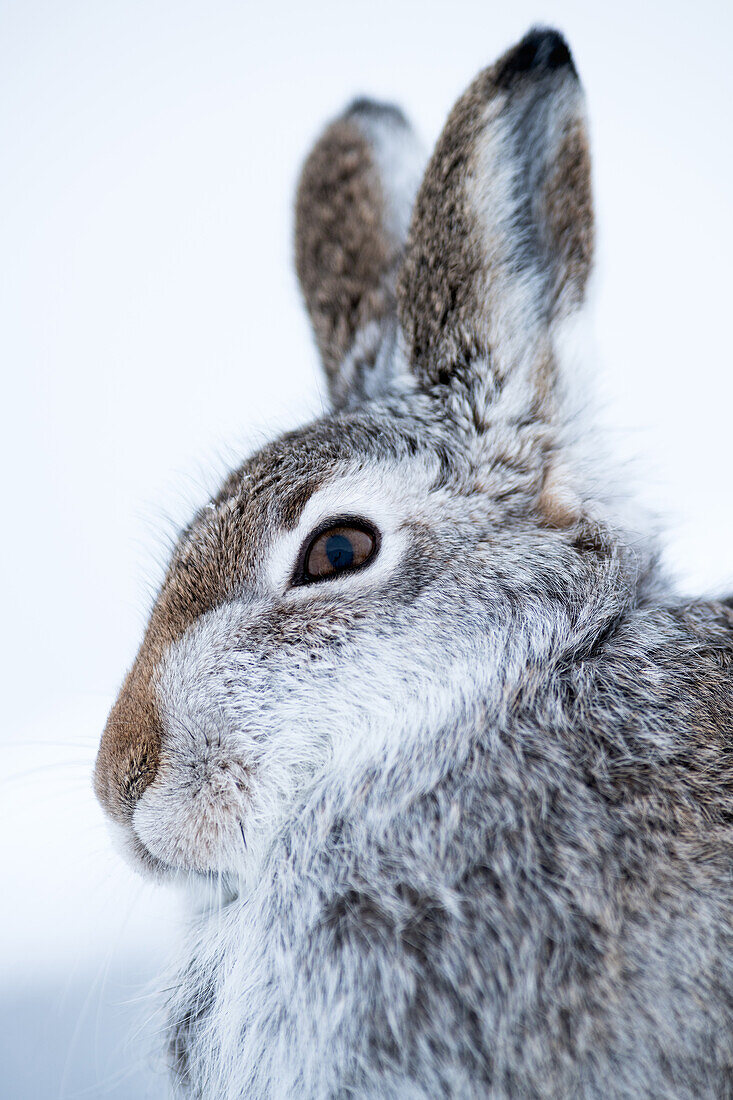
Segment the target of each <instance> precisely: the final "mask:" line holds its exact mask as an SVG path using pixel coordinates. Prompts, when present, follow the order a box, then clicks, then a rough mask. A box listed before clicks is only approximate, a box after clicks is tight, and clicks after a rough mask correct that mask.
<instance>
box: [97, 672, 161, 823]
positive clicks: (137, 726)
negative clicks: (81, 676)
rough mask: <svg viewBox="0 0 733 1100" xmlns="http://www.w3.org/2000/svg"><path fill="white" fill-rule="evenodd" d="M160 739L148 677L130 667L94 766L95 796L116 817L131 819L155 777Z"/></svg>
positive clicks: (120, 819) (155, 709) (123, 820)
mask: <svg viewBox="0 0 733 1100" xmlns="http://www.w3.org/2000/svg"><path fill="white" fill-rule="evenodd" d="M160 743H161V735H160V722H159V718H158V714H157V708H156V706H155V701H154V699H153V696H152V691H151V684H150V677H146V676H143V677H141V676H139V675H136V669H135V668H133V670H132V671H131V672H130V674H129V676H128V678H127V680H126V681H125V684H124V685H123V688H122V691H121V692H120V694H119V697H118V699H117V702H116V703H115V705H114V707H113V708H112V710H111V712H110V715H109V718H108V719H107V725H106V726H105V729H104V733H103V734H102V741H101V744H100V746H99V752H98V754H97V763H96V765H95V769H94V789H95V792H96V795H97V798H98V799H99V801H100V802H101V804H102V806H103V807H104V809H105V810H106V811H107V813H108V814H109V815H110V816H111V817H112V818H114V819H115V820H117V821H121V822H129V821H130V819H131V818H132V815H133V813H134V810H135V806H136V805H137V803H138V801H139V800H140V798H141V797H142V795H143V794H144V792H145V790H146V789H147V788H148V787H149V786H150V784H151V783H152V781H153V780H154V779H155V775H156V772H157V770H158V761H159V758H160Z"/></svg>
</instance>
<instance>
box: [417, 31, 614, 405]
mask: <svg viewBox="0 0 733 1100" xmlns="http://www.w3.org/2000/svg"><path fill="white" fill-rule="evenodd" d="M592 252H593V211H592V200H591V189H590V160H589V153H588V142H587V135H586V128H585V121H584V101H583V93H582V89H581V87H580V83H579V81H578V76H577V73H576V71H575V66H574V64H573V60H572V57H571V55H570V51H569V50H568V47H567V45H566V44H565V41H564V40H563V38H562V37H561V36H560V35H559V34H558V33H557V32H555V31H552V30H544V29H539V30H533V31H531V32H530V33H529V34H528V35H527V36H526V37H525V38H524V39H523V40H522V41H521V42H520V43H519V44H518V45H517V46H515V47H514V48H513V49H512V50H510V51H509V52H508V53H507V54H505V56H504V57H502V58H501V59H500V60H499V61H498V62H497V63H496V65H494V66H493V67H492V68H489V69H486V70H485V71H484V72H482V73H481V74H480V75H479V76H478V77H477V78H476V80H475V81H474V83H473V84H472V85H471V86H470V87H469V89H468V90H467V91H466V93H465V94H464V95H463V96H462V98H461V99H460V100H459V101H458V103H457V104H456V106H455V107H454V109H453V111H452V112H451V115H450V117H449V118H448V122H447V123H446V126H445V129H444V130H443V133H442V135H441V137H440V139H439V141H438V144H437V146H436V149H435V152H434V154H433V156H432V158H431V160H430V162H429V164H428V168H427V171H426V174H425V177H424V179H423V182H422V185H421V188H420V191H419V193H418V196H417V199H416V202H415V208H414V212H413V218H412V224H411V227H410V234H409V240H408V244H407V249H406V256H405V260H404V263H403V265H402V269H401V272H400V276H399V282H398V291H397V293H398V309H399V317H400V322H401V326H402V330H403V338H404V350H405V352H406V354H407V357H408V360H409V364H410V368H411V370H412V371H413V373H414V374H415V375H416V376H417V379H418V381H419V383H420V384H421V385H423V386H430V387H432V386H435V385H436V384H437V385H445V384H447V385H449V386H451V387H453V388H455V387H456V386H461V387H463V389H464V390H466V388H467V389H468V392H469V394H470V399H471V403H472V405H473V417H474V420H476V422H477V423H480V422H481V420H482V419H483V416H484V415H485V414H486V412H487V410H488V408H489V407H490V406H491V405H492V404H493V403H494V402H496V401H497V399H498V395H499V394H502V393H503V394H504V398H503V400H504V401H506V400H507V398H508V399H509V404H510V406H511V407H512V409H513V415H516V416H517V417H520V416H521V417H526V416H528V415H530V416H534V417H537V416H543V415H544V413H545V412H547V411H548V410H549V408H550V407H551V406H552V401H553V397H552V391H553V388H554V387H553V385H552V380H553V378H554V373H555V367H554V344H555V337H556V335H557V331H556V329H557V325H558V322H559V321H561V320H562V319H563V318H564V317H566V316H567V315H568V314H569V313H572V312H573V311H574V310H575V309H576V308H577V307H578V306H579V305H580V303H581V302H582V300H583V298H584V293H585V287H586V282H587V279H588V273H589V269H590V265H591V260H592ZM507 383H510V384H509V385H507ZM509 391H511V396H509ZM518 405H519V407H518ZM548 415H549V413H548Z"/></svg>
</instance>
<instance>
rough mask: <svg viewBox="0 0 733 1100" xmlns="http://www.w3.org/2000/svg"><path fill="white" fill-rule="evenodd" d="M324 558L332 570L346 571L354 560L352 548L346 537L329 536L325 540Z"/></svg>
mask: <svg viewBox="0 0 733 1100" xmlns="http://www.w3.org/2000/svg"><path fill="white" fill-rule="evenodd" d="M326 557H327V558H328V560H329V562H330V563H331V565H332V566H333V568H334V569H348V567H349V566H350V565H351V563H352V562H353V560H354V547H353V546H352V545H351V542H350V540H349V539H347V537H346V535H331V537H330V538H329V539H327V540H326Z"/></svg>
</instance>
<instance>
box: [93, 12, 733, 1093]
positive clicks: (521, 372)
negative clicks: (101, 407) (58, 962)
mask: <svg viewBox="0 0 733 1100" xmlns="http://www.w3.org/2000/svg"><path fill="white" fill-rule="evenodd" d="M419 162H420V154H419V147H418V145H417V143H416V141H415V139H414V137H413V135H412V133H411V131H410V129H409V126H408V124H407V123H406V121H405V119H404V117H403V116H402V115H401V113H400V112H399V111H397V110H396V109H395V108H392V107H380V106H379V105H377V104H372V103H367V102H364V101H360V102H359V103H357V104H354V105H353V106H352V107H351V108H350V109H349V111H347V112H346V113H345V114H344V115H343V116H342V117H341V118H340V119H338V120H337V121H336V122H335V123H333V124H332V125H331V126H330V127H329V128H328V129H327V131H326V132H325V134H324V135H323V137H322V138H321V140H320V141H319V142H318V144H317V145H316V147H315V149H314V151H313V153H312V154H311V157H310V158H309V159H308V161H307V163H306V165H305V167H304V170H303V175H302V178H301V184H300V188H299V192H298V201H297V227H296V263H297V267H298V274H299V277H300V281H301V285H302V288H303V292H304V296H305V300H306V305H307V308H308V310H309V313H310V315H311V318H312V321H313V326H314V331H315V335H316V339H317V342H318V345H319V348H320V351H321V353H322V357H323V361H324V366H325V368H326V373H327V379H328V384H329V391H330V395H331V399H332V403H333V411H332V412H331V414H329V415H328V416H325V417H324V418H322V419H321V420H320V421H318V422H317V423H315V424H313V425H310V426H308V427H306V428H303V429H301V430H300V431H298V432H294V433H292V434H290V435H288V436H285V437H283V438H282V439H280V440H278V441H276V442H274V443H272V444H270V445H269V446H268V447H266V448H264V449H263V450H262V451H261V452H259V453H258V454H256V455H255V456H253V457H252V458H251V459H250V460H248V462H247V463H245V465H244V466H243V467H242V468H241V469H239V470H237V471H235V472H234V473H233V474H232V475H231V476H230V478H229V479H228V480H227V482H226V483H225V485H224V486H223V487H222V490H221V492H220V493H219V494H218V496H217V497H216V498H215V499H214V500H212V501H211V502H210V503H209V504H208V505H207V506H206V507H205V508H204V509H202V511H201V512H200V513H199V514H198V515H197V516H196V517H195V518H194V520H193V522H192V524H191V525H190V527H189V528H188V529H187V530H186V531H185V532H184V533H183V534H182V536H181V540H180V543H179V545H178V547H177V549H176V551H175V554H174V556H173V560H172V562H171V566H170V569H169V572H168V575H167V577H166V579H165V582H164V584H163V587H162V589H161V592H160V594H159V597H158V600H157V602H156V605H155V608H154V610H153V613H152V616H151V620H150V624H149V626H148V630H147V633H146V636H145V639H144V641H143V645H142V647H141V649H140V653H139V654H138V657H137V660H136V662H135V665H134V666H133V668H132V670H131V671H130V673H129V675H128V677H127V680H126V681H125V684H124V685H123V688H122V691H121V693H120V697H119V699H118V701H117V703H116V705H115V707H114V709H113V711H112V713H111V715H110V719H109V722H108V725H107V728H106V730H105V733H104V736H103V739H102V745H101V747H100V753H99V758H98V762H97V769H96V773H95V783H96V789H97V793H98V795H99V798H100V800H101V801H102V803H103V805H104V807H105V809H106V810H107V812H108V814H109V816H110V817H111V818H112V820H113V821H114V822H115V824H116V826H117V830H118V833H119V835H120V837H121V839H122V841H123V843H124V844H125V846H126V848H127V849H128V851H129V852H130V854H131V855H132V857H133V858H134V859H135V860H136V861H137V862H138V864H141V865H144V866H145V867H147V868H148V869H150V870H152V871H153V872H154V873H156V874H159V875H161V876H164V877H165V876H169V877H170V876H175V875H179V876H180V875H190V876H193V877H194V878H196V879H203V880H212V881H214V882H216V883H219V884H222V886H223V889H224V891H225V893H226V899H227V900H226V904H223V905H221V906H216V905H215V906H213V907H211V908H210V909H206V910H205V911H204V912H203V913H201V914H199V915H198V916H197V917H196V918H195V920H194V922H193V928H192V932H191V940H190V951H189V957H188V959H187V960H186V961H185V963H184V964H183V965H182V967H181V970H180V973H179V974H178V975H177V977H176V979H175V982H174V983H173V986H174V988H173V992H172V994H171V998H170V1004H169V1015H170V1034H171V1051H172V1061H173V1069H174V1073H175V1076H176V1080H177V1081H178V1083H179V1084H180V1087H181V1089H182V1090H183V1091H184V1092H186V1093H187V1094H189V1095H191V1096H195V1097H201V1098H207V1100H209V1098H216V1100H235V1098H236V1100H242V1098H245V1097H246V1098H250V1097H252V1098H254V1097H257V1098H260V1097H262V1098H265V1097H268V1098H280V1097H290V1096H304V1097H313V1098H326V1097H335V1096H355V1097H365V1098H366V1097H370V1098H375V1100H376V1098H377V1097H379V1098H388V1097H395V1098H396V1097H400V1098H403V1097H405V1098H410V1097H415V1098H418V1097H420V1098H427V1097H430V1098H433V1097H442V1096H445V1097H464V1096H465V1097H473V1096H476V1097H479V1096H491V1097H494V1098H496V1100H502V1098H507V1100H508V1098H517V1097H547V1098H550V1097H553V1098H555V1097H557V1098H566V1097H600V1096H604V1097H608V1096H618V1097H629V1098H631V1097H634V1098H637V1097H654V1098H662V1097H665V1098H667V1097H668V1098H673V1097H674V1098H688V1097H689V1098H690V1100H692V1098H693V1097H694V1098H702V1097H710V1098H713V1097H715V1098H719V1097H725V1096H733V918H732V916H731V913H732V912H733V909H732V905H731V903H732V902H733V875H732V874H731V871H732V869H733V865H732V863H731V856H733V793H732V792H733V609H732V608H731V605H730V603H726V602H720V603H714V602H710V603H703V602H700V603H688V604H683V603H681V602H679V601H676V600H675V598H674V597H673V596H672V595H671V594H670V593H669V591H668V588H667V585H666V582H665V580H664V578H663V576H662V575H661V574H660V572H659V569H658V566H657V562H656V557H655V551H654V545H653V540H651V539H649V538H647V537H646V536H645V535H644V534H643V532H642V533H640V531H639V530H638V529H637V527H636V525H635V523H634V522H632V521H631V520H630V519H628V518H625V512H624V508H623V506H622V504H621V503H620V502H619V498H618V496H617V495H616V494H615V493H614V492H613V491H612V489H611V487H610V485H611V480H610V477H609V476H608V471H607V466H606V462H605V460H604V459H603V457H602V455H601V454H600V453H599V452H598V449H597V447H596V439H595V437H594V436H593V435H592V434H591V433H590V432H589V431H588V430H587V429H584V428H583V424H582V420H581V419H579V418H578V417H577V415H576V413H575V412H573V408H574V407H575V406H577V401H576V402H575V403H573V402H572V387H571V383H570V380H569V377H568V375H567V373H566V372H565V355H564V349H565V348H566V346H567V339H568V333H569V332H570V331H571V329H572V328H573V326H574V325H575V323H576V321H577V317H578V314H579V311H580V308H581V306H582V304H583V301H584V297H585V292H586V285H587V280H588V274H589V271H590V266H591V260H592V248H593V220H592V204H591V197H590V170H589V160H588V145H587V138H586V134H585V124H584V115H583V101H582V93H581V90H580V85H579V82H578V78H577V74H576V72H575V68H574V65H573V62H572V59H571V57H570V54H569V52H568V50H567V47H566V45H565V43H564V42H563V40H562V39H561V38H560V36H559V35H557V34H556V33H555V32H552V31H545V30H540V31H534V32H531V33H530V34H529V35H528V36H527V37H526V38H525V39H524V40H523V41H522V42H521V43H519V45H518V46H516V47H515V48H514V49H513V50H511V51H510V52H509V53H508V54H507V55H505V56H504V57H503V58H502V59H500V61H499V62H498V63H497V64H496V65H495V66H493V67H492V68H491V69H488V70H486V71H485V72H484V73H482V74H480V75H479V77H478V78H477V79H476V81H475V82H474V84H473V85H471V87H470V88H469V89H468V91H467V92H466V94H465V95H464V96H463V97H462V99H461V100H460V101H459V103H458V104H457V105H456V107H455V108H454V110H453V112H452V114H451V116H450V117H449V119H448V122H447V124H446V128H445V130H444V133H443V135H442V137H441V139H440V140H439V142H438V145H437V147H436V150H435V152H434V153H433V156H432V158H431V160H430V162H429V163H428V166H427V168H426V170H425V174H424V176H423V179H422V183H421V185H420V187H419V190H418V189H417V185H418V182H419V171H418V170H417V166H418V164H419ZM416 192H417V193H416ZM410 212H411V213H410ZM408 222H409V226H410V228H409V234H408V235H407V240H406V241H405V233H406V232H407V225H408Z"/></svg>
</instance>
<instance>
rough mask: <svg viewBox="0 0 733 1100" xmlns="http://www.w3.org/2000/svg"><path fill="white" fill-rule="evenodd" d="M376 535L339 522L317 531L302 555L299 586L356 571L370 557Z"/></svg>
mask: <svg viewBox="0 0 733 1100" xmlns="http://www.w3.org/2000/svg"><path fill="white" fill-rule="evenodd" d="M376 549H377V538H376V532H374V531H372V530H370V529H369V528H368V527H367V526H366V525H364V526H361V525H359V526H353V525H352V524H351V523H343V524H338V525H334V526H333V527H329V528H328V529H327V530H325V531H321V532H320V533H319V534H318V535H316V536H315V538H314V539H313V540H312V541H311V543H310V545H309V546H308V549H307V550H306V553H305V558H304V561H303V569H302V575H301V578H300V581H299V583H300V584H308V583H309V582H310V581H319V580H323V579H325V578H326V577H333V576H334V575H335V574H336V573H345V572H348V571H350V570H354V569H360V568H361V566H363V565H366V564H367V562H368V561H369V560H370V559H371V558H372V557H373V556H374V554H375V552H376Z"/></svg>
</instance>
